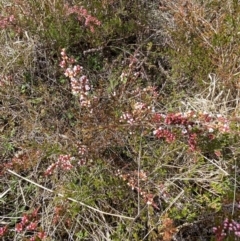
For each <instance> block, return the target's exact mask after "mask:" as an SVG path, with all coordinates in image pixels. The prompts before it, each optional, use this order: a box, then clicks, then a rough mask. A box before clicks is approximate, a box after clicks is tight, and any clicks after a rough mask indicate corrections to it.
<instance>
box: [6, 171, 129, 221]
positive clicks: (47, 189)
mask: <svg viewBox="0 0 240 241" xmlns="http://www.w3.org/2000/svg"><path fill="white" fill-rule="evenodd" d="M7 171H8V172H9V173H11V174H13V175H14V176H17V177H19V178H21V179H23V180H25V181H27V182H29V183H32V184H33V185H35V186H37V187H39V188H42V189H43V190H46V191H48V192H51V193H54V191H53V190H52V189H49V188H47V187H44V186H42V185H40V184H38V183H36V182H34V181H32V180H30V179H28V178H26V177H22V176H21V175H19V174H17V173H16V172H14V171H12V170H9V169H7ZM57 195H58V196H59V197H64V195H63V194H61V193H57ZM67 200H69V201H72V202H75V203H78V204H80V205H81V206H84V207H86V208H88V209H91V210H93V211H96V212H98V213H101V214H106V215H109V216H113V217H118V218H124V219H130V220H134V218H132V217H127V216H124V215H118V214H114V213H107V212H104V211H101V210H99V209H96V208H94V207H92V206H89V205H87V204H85V203H83V202H80V201H77V200H76V199H73V198H70V197H67Z"/></svg>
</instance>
